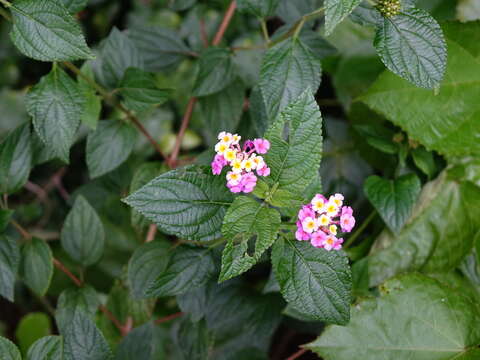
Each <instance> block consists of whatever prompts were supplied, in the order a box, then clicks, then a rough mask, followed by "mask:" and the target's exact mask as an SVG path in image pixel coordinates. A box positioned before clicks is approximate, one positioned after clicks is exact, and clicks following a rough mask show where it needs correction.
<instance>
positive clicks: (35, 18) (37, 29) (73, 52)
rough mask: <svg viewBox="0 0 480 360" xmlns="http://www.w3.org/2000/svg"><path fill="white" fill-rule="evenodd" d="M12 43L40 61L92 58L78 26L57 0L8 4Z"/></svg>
mask: <svg viewBox="0 0 480 360" xmlns="http://www.w3.org/2000/svg"><path fill="white" fill-rule="evenodd" d="M10 9H11V10H12V16H13V29H12V32H11V33H10V36H11V38H12V41H13V42H14V43H15V46H16V47H17V48H18V49H19V50H20V51H21V52H22V53H23V54H24V55H26V56H28V57H31V58H34V59H36V60H41V61H71V60H78V59H92V58H93V54H92V52H91V51H90V49H89V48H88V46H87V43H86V42H85V38H84V37H83V34H82V30H81V28H80V26H79V25H78V24H77V23H76V21H75V20H74V18H73V17H72V16H71V15H70V14H69V13H68V11H67V9H66V8H65V6H64V4H63V2H62V1H61V0H50V1H36V0H17V1H15V3H14V4H13V6H12V7H11V8H10Z"/></svg>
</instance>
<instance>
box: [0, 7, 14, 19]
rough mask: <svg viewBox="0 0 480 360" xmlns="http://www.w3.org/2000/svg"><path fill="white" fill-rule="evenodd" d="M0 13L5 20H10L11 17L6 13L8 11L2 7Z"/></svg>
mask: <svg viewBox="0 0 480 360" xmlns="http://www.w3.org/2000/svg"><path fill="white" fill-rule="evenodd" d="M0 15H1V16H3V17H4V18H5V20H7V21H12V17H11V16H10V14H9V13H8V11H5V10H4V9H2V8H0Z"/></svg>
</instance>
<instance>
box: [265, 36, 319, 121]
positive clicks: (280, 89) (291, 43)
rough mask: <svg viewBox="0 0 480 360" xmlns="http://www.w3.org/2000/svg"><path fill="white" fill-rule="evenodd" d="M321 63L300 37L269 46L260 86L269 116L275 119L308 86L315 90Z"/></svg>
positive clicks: (317, 85)
mask: <svg viewBox="0 0 480 360" xmlns="http://www.w3.org/2000/svg"><path fill="white" fill-rule="evenodd" d="M321 72H322V68H321V62H320V59H319V58H318V57H316V56H315V54H314V53H313V52H312V50H310V48H309V47H308V46H307V45H305V44H304V43H303V42H302V40H301V39H299V38H295V37H294V38H291V39H287V40H284V41H282V42H281V43H279V44H277V45H275V46H273V47H272V48H270V49H269V50H268V51H267V53H266V54H265V58H264V60H263V63H262V68H261V71H260V89H261V91H262V94H263V98H264V101H265V104H266V109H267V114H268V118H269V119H270V120H274V119H276V117H277V115H278V114H279V112H281V111H282V110H283V109H284V108H285V107H286V106H287V105H289V104H290V103H291V102H293V101H295V99H297V98H298V96H300V95H301V94H302V93H304V92H305V91H306V90H307V89H310V90H311V92H313V93H315V92H316V91H317V89H318V87H319V85H320V77H321Z"/></svg>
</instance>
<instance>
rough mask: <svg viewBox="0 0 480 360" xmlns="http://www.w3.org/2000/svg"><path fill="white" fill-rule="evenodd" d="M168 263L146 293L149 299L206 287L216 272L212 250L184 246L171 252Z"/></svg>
mask: <svg viewBox="0 0 480 360" xmlns="http://www.w3.org/2000/svg"><path fill="white" fill-rule="evenodd" d="M168 255H169V259H168V263H167V265H166V267H165V268H164V269H163V271H162V272H161V273H160V275H159V276H158V277H157V278H156V279H155V281H154V282H153V283H151V286H150V288H149V289H148V290H147V291H146V293H147V295H148V296H149V297H161V296H175V295H180V294H183V293H185V292H187V291H190V290H192V289H195V288H197V287H200V286H202V285H204V284H205V283H206V282H207V281H208V280H209V279H210V278H211V277H213V275H214V272H215V263H214V259H213V256H212V253H211V250H210V249H203V248H192V247H189V246H182V247H178V248H176V249H173V250H171V251H170V253H169V254H168Z"/></svg>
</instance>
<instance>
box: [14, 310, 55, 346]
mask: <svg viewBox="0 0 480 360" xmlns="http://www.w3.org/2000/svg"><path fill="white" fill-rule="evenodd" d="M51 331H52V324H51V321H50V317H49V316H48V315H47V314H45V313H41V312H31V313H28V314H27V315H25V316H24V317H22V319H21V320H20V322H19V324H18V325H17V328H16V329H15V338H16V339H17V344H18V347H19V348H20V351H21V352H22V354H26V353H27V351H28V349H29V348H30V346H31V345H33V343H34V342H36V341H37V340H39V339H41V338H43V337H44V336H47V335H50V333H51Z"/></svg>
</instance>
